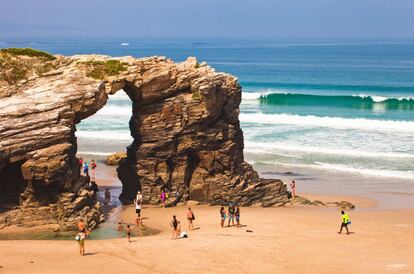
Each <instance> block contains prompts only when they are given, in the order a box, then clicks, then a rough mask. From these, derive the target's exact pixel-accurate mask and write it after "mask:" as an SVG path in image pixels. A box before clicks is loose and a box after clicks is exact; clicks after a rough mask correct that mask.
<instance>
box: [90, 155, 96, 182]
mask: <svg viewBox="0 0 414 274" xmlns="http://www.w3.org/2000/svg"><path fill="white" fill-rule="evenodd" d="M90 166H91V181H92V182H95V180H96V176H95V175H96V174H95V173H96V163H95V161H94V160H93V159H92V161H91V164H90Z"/></svg>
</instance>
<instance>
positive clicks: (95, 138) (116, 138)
mask: <svg viewBox="0 0 414 274" xmlns="http://www.w3.org/2000/svg"><path fill="white" fill-rule="evenodd" d="M132 109H133V108H132V101H131V99H130V98H129V97H128V95H127V93H126V91H125V88H124V90H119V91H117V92H116V93H115V94H113V95H109V96H108V100H107V102H106V104H105V105H104V106H103V107H102V108H101V109H100V110H99V111H97V112H96V113H95V114H93V115H92V116H90V117H88V118H85V119H83V120H82V121H81V122H80V123H79V124H77V125H76V130H77V131H76V133H75V134H76V137H77V158H80V157H82V159H83V161H84V162H85V161H86V162H87V163H90V162H91V161H92V160H94V161H95V162H96V164H97V168H96V171H95V172H94V173H95V174H93V172H92V171H91V168H89V175H90V177H91V179H92V180H93V178H95V182H96V183H97V185H98V188H99V192H98V194H99V196H98V197H99V200H100V201H101V202H103V201H104V192H105V190H106V189H107V188H108V189H109V191H110V193H111V204H114V205H116V204H117V203H118V202H119V201H118V199H117V197H119V195H120V194H121V189H122V184H121V182H120V181H119V179H118V175H117V170H116V169H117V166H118V162H119V159H120V158H122V157H124V156H125V155H126V148H127V147H128V146H130V145H131V143H132V142H133V138H132V137H131V131H130V126H129V123H130V119H131V116H132ZM115 153H117V157H110V158H108V156H111V155H112V156H113V155H114V154H115ZM107 159H108V160H110V159H112V160H113V161H107ZM81 173H83V172H82V169H81Z"/></svg>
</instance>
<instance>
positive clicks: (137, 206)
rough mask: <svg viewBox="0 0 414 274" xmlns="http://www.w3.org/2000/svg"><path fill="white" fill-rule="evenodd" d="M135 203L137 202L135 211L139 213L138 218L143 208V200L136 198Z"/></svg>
mask: <svg viewBox="0 0 414 274" xmlns="http://www.w3.org/2000/svg"><path fill="white" fill-rule="evenodd" d="M134 204H135V213H136V214H137V218H138V217H140V216H141V209H142V205H141V201H140V200H137V199H135V200H134Z"/></svg>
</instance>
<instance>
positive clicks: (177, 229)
mask: <svg viewBox="0 0 414 274" xmlns="http://www.w3.org/2000/svg"><path fill="white" fill-rule="evenodd" d="M80 163H82V158H80ZM85 166H86V168H85ZM90 166H91V169H92V174H93V176H92V178H94V177H95V169H96V164H95V162H94V160H92V161H91V164H90ZM88 170H89V167H88V164H87V163H86V162H83V173H84V174H85V175H88ZM92 182H93V183H95V182H94V181H92ZM91 188H92V189H93V190H94V191H96V192H97V191H98V189H97V186H96V183H95V186H94V185H93V184H92V185H91ZM290 188H291V194H292V198H295V197H296V183H295V181H294V180H293V181H292V182H291V184H290ZM104 197H105V202H104V203H105V205H107V204H109V202H110V200H111V194H110V192H109V189H108V188H107V189H106V191H105V195H104ZM168 198H169V193H167V192H166V191H165V190H162V192H161V195H160V200H161V204H162V207H165V206H166V201H167V199H168ZM142 203H143V196H142V194H141V192H140V191H138V193H137V195H136V197H135V199H134V205H135V213H136V219H135V223H136V227H137V228H141V227H142V226H143V221H142V220H143V219H142V215H141V213H142ZM341 214H342V220H341V227H340V230H339V232H338V234H341V233H342V230H343V229H344V228H345V230H346V232H347V234H350V232H349V229H348V225H350V224H351V221H350V218H349V216H348V214H347V213H345V212H344V211H343V210H342V211H341ZM186 218H187V221H188V230H189V231H190V230H193V229H194V221H195V214H194V212H193V211H192V209H191V207H188V211H187V214H186ZM226 219H227V220H228V222H227V227H230V225H231V226H236V227H240V207H239V206H238V205H237V204H234V203H230V204H229V205H228V207H227V210H226V209H225V207H224V206H222V207H221V208H220V225H221V227H222V228H223V227H225V223H226ZM170 226H171V229H172V237H171V238H172V239H178V238H187V237H188V235H187V232H185V231H182V229H181V223H180V221H179V220H178V219H177V217H176V215H173V218H172V220H171V223H170ZM78 230H79V232H78V234H77V235H76V240H77V241H78V242H79V247H80V254H81V255H84V254H85V239H86V238H87V236H88V234H89V232H90V231H89V230H87V229H86V227H85V225H84V223H83V221H81V222H80V223H79V224H78ZM117 230H118V232H123V231H125V233H126V235H127V239H128V242H131V232H132V229H131V225H129V224H127V225H126V228H125V229H124V227H123V225H122V222H119V223H118V227H117Z"/></svg>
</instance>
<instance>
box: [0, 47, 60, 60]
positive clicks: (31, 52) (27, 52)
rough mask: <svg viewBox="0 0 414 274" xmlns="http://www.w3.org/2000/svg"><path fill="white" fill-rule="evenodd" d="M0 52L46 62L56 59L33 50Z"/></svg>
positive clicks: (5, 50)
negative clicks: (35, 58)
mask: <svg viewBox="0 0 414 274" xmlns="http://www.w3.org/2000/svg"><path fill="white" fill-rule="evenodd" d="M0 52H3V53H8V54H10V55H14V56H17V55H24V56H30V57H37V58H41V59H44V60H46V61H52V60H54V59H56V57H55V56H53V55H51V54H49V53H47V52H44V51H40V50H35V49H31V48H6V49H1V50H0Z"/></svg>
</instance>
